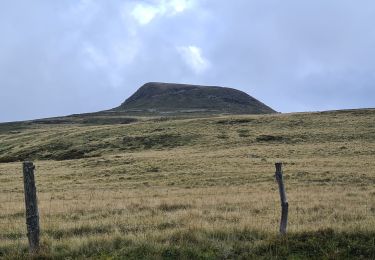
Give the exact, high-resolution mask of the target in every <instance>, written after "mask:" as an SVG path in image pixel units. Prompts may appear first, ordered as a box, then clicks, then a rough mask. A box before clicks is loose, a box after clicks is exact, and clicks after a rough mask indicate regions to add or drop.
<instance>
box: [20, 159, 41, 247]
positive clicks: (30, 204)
mask: <svg viewBox="0 0 375 260" xmlns="http://www.w3.org/2000/svg"><path fill="white" fill-rule="evenodd" d="M34 169H35V166H34V164H33V163H32V162H28V161H26V162H24V163H23V183H24V188H25V205H26V225H27V238H28V239H29V248H30V252H32V253H34V252H37V251H38V249H39V230H40V229H39V211H38V203H37V196H36V187H35V177H34Z"/></svg>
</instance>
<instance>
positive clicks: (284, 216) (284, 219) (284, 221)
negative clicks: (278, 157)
mask: <svg viewBox="0 0 375 260" xmlns="http://www.w3.org/2000/svg"><path fill="white" fill-rule="evenodd" d="M275 167H276V173H275V177H276V181H277V183H278V185H279V193H280V201H281V220H280V233H281V234H282V235H285V234H286V227H287V225H288V206H289V205H288V199H287V198H286V193H285V187H284V182H283V171H282V169H281V167H282V163H281V162H279V163H275Z"/></svg>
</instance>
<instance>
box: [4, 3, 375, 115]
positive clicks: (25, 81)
mask: <svg viewBox="0 0 375 260" xmlns="http://www.w3.org/2000/svg"><path fill="white" fill-rule="evenodd" d="M162 2H164V3H167V2H170V1H167V0H160V1H158V0H153V1H152V0H150V1H135V0H134V1H120V0H116V1H98V0H92V1H90V0H82V1H72V0H71V1H69V0H68V1H46V0H37V1H32V2H30V1H17V0H15V1H2V2H1V3H0V35H1V41H0V88H1V96H0V99H1V102H0V112H1V113H0V121H12V120H21V119H30V118H39V117H47V116H56V115H64V114H70V113H80V112H89V111H97V110H101V109H106V108H111V107H114V106H117V105H118V104H120V103H121V102H122V101H123V100H124V99H125V98H126V97H127V96H129V95H130V94H131V93H132V92H133V91H135V90H136V89H137V88H138V87H139V86H140V85H141V84H143V83H145V82H147V81H166V82H183V83H195V84H209V85H223V86H230V87H235V88H239V89H241V90H243V91H246V92H247V93H249V94H250V95H253V96H255V97H256V98H259V99H260V100H262V101H264V102H265V103H266V104H268V105H270V106H271V107H273V108H275V109H277V110H279V111H283V112H288V111H301V110H308V111H311V110H324V109H337V108H354V107H374V106H375V103H374V100H375V98H374V97H375V91H374V89H375V87H374V77H375V76H374V71H375V70H374V69H375V48H374V46H375V28H374V27H373V24H375V3H373V1H369V0H361V1H349V0H332V1H324V0H314V1H297V0H288V1H276V0H270V1H260V0H257V1H255V0H234V1H226V0H201V1H198V0H195V1H194V4H193V5H192V7H191V8H186V10H184V11H182V12H179V13H173V14H172V11H171V10H169V9H168V10H169V11H168V12H169V13H168V12H167V11H165V10H164V11H162V12H161V11H160V12H159V14H158V15H155V16H154V17H153V18H152V19H151V20H150V22H148V23H147V24H143V25H141V24H139V23H138V22H137V21H136V20H135V19H134V17H132V15H131V12H132V10H133V8H134V7H135V6H136V5H139V4H145V3H147V4H148V6H151V7H152V6H156V7H158V6H159V7H160V3H162ZM169 8H171V7H169ZM189 46H194V47H196V48H199V50H200V51H201V55H202V57H204V59H206V60H207V62H209V64H210V66H209V67H208V68H206V69H204V70H202V71H199V70H194V69H193V68H192V67H191V64H190V65H189V63H188V62H186V60H184V57H183V55H181V51H179V50H181V47H183V48H186V47H189ZM179 48H180V49H179ZM185 58H186V57H185ZM200 72H201V73H200Z"/></svg>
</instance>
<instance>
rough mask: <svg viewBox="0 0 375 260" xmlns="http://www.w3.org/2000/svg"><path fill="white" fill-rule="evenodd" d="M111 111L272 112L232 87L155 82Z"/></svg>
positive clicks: (161, 112)
mask: <svg viewBox="0 0 375 260" xmlns="http://www.w3.org/2000/svg"><path fill="white" fill-rule="evenodd" d="M114 110H116V111H128V112H148V113H156V114H176V113H177V114H178V113H209V114H212V113H216V114H220V113H225V114H228V113H229V114H270V113H275V112H276V111H275V110H273V109H272V108H270V107H268V106H267V105H265V104H263V103H262V102H260V101H258V100H257V99H255V98H253V97H251V96H249V95H248V94H246V93H244V92H242V91H239V90H236V89H232V88H224V87H216V86H198V85H186V84H172V83H157V82H150V83H146V84H144V85H143V86H142V87H140V88H139V89H138V90H137V91H136V92H135V93H134V94H133V95H132V96H131V97H129V98H128V99H127V100H126V101H125V102H124V103H122V104H121V105H120V106H119V107H117V108H115V109H114Z"/></svg>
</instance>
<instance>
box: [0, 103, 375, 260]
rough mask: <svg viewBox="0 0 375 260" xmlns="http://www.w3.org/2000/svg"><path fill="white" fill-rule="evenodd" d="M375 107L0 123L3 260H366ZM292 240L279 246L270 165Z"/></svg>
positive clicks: (372, 233) (373, 251) (370, 237)
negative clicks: (31, 235)
mask: <svg viewBox="0 0 375 260" xmlns="http://www.w3.org/2000/svg"><path fill="white" fill-rule="evenodd" d="M374 126H375V110H371V109H367V110H365V109H364V110H350V111H332V112H324V113H296V114H274V115H254V116H250V115H249V116H229V115H226V116H219V117H206V118H146V117H143V118H142V117H139V118H133V119H129V118H115V117H112V118H110V117H89V118H87V119H85V120H82V119H79V118H78V119H77V118H70V119H69V120H66V121H64V120H60V119H59V120H54V121H47V122H43V121H42V122H20V123H12V124H0V162H1V163H0V258H5V259H7V258H28V257H30V255H29V254H28V252H27V237H26V227H25V224H24V222H25V218H24V199H23V196H24V195H23V181H22V163H21V162H20V161H22V160H24V159H30V160H33V161H34V163H35V165H36V182H37V189H38V198H39V211H40V221H41V232H42V233H41V242H42V247H41V250H40V252H39V254H38V255H35V256H34V257H43V258H83V257H85V258H103V259H107V258H113V259H117V258H130V259H132V258H134V259H140V258H149V259H164V258H170V259H175V258H182V259H191V258H200V259H217V258H219V259H232V258H247V259H249V258H250V259H251V258H256V259H259V258H264V259H269V258H280V259H286V258H288V259H307V258H311V259H346V258H347V259H353V258H358V259H361V258H362V259H375V127H374ZM277 161H282V162H283V163H284V175H285V183H286V191H287V195H288V200H289V226H288V235H287V236H286V237H281V236H279V235H278V223H279V218H280V202H279V195H278V190H277V184H276V183H275V180H274V176H273V175H274V171H275V168H274V163H275V162H277Z"/></svg>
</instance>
